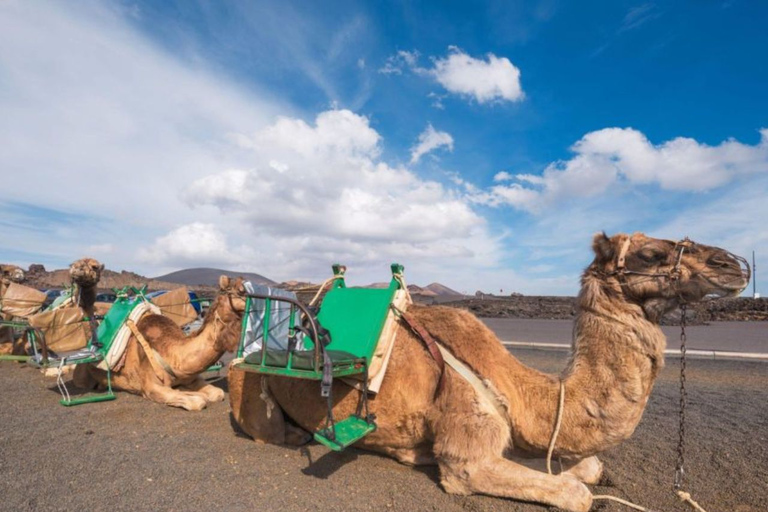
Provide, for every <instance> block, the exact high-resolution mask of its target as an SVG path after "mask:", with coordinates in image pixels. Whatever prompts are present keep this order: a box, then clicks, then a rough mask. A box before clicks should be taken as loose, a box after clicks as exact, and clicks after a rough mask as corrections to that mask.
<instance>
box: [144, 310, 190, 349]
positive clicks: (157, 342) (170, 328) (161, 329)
mask: <svg viewBox="0 0 768 512" xmlns="http://www.w3.org/2000/svg"><path fill="white" fill-rule="evenodd" d="M136 327H138V328H139V331H141V334H142V335H144V337H145V338H146V339H147V341H148V342H149V344H150V345H151V346H152V348H154V349H156V350H157V349H160V348H161V345H169V344H173V343H175V342H177V341H178V342H180V343H181V342H183V340H184V331H182V330H181V328H180V327H179V326H178V325H176V322H174V321H173V320H171V319H170V318H168V317H167V316H164V315H156V314H148V315H144V316H143V317H141V320H139V321H138V323H137V324H136Z"/></svg>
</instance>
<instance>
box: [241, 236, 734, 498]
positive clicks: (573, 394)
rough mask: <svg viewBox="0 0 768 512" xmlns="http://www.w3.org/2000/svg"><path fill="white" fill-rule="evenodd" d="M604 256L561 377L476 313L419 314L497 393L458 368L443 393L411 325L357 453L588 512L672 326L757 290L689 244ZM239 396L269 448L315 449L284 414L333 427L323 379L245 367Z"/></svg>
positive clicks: (588, 273)
mask: <svg viewBox="0 0 768 512" xmlns="http://www.w3.org/2000/svg"><path fill="white" fill-rule="evenodd" d="M593 248H594V252H595V259H594V261H593V262H592V264H591V265H590V266H589V267H588V268H587V269H586V270H585V272H584V274H583V276H582V288H581V292H580V294H579V297H578V305H579V311H578V315H577V317H576V320H575V326H574V332H573V347H572V349H573V352H572V356H571V359H570V362H569V363H568V365H567V367H566V368H565V370H564V371H563V372H562V373H561V375H560V376H554V375H546V374H543V373H541V372H539V371H537V370H534V369H531V368H528V367H526V366H524V365H523V364H522V363H520V362H519V361H518V360H517V359H516V358H515V357H514V356H512V355H511V354H509V352H507V350H506V349H505V348H504V347H503V346H502V344H501V343H500V342H499V340H498V339H497V338H496V336H495V335H494V334H493V333H492V332H491V331H490V330H489V329H488V328H487V327H485V325H483V324H482V323H481V322H480V321H479V320H478V319H477V318H476V317H475V316H473V315H472V314H470V313H469V312H467V311H463V310H458V309H453V308H448V307H418V306H412V307H411V308H409V312H410V313H412V315H413V316H414V317H415V318H416V319H417V320H418V322H419V323H421V324H422V325H423V326H424V327H426V329H427V330H428V331H429V332H430V333H431V334H432V335H433V336H434V337H435V338H436V339H438V340H439V342H440V343H441V344H442V345H443V347H445V348H446V349H447V350H448V351H449V352H451V353H452V354H453V355H454V356H455V357H456V358H457V359H459V360H460V361H462V362H463V363H464V364H465V365H466V366H468V367H469V368H471V370H472V371H473V372H474V373H475V374H476V375H478V376H479V377H480V378H481V379H483V381H484V382H485V385H486V388H485V389H486V391H485V392H479V391H478V390H477V389H478V388H475V387H473V386H472V385H470V384H469V383H468V381H467V380H465V379H464V378H463V377H461V376H460V375H459V374H458V373H457V372H456V371H454V369H453V368H450V367H446V369H445V374H444V375H443V384H442V387H441V388H440V389H438V382H439V381H438V378H439V375H438V373H439V372H438V367H437V365H436V363H435V362H434V360H433V359H432V358H431V357H430V355H429V352H427V350H426V349H425V348H424V344H423V343H422V342H421V341H419V340H418V339H417V338H416V337H415V336H414V335H413V334H412V333H411V331H410V330H408V329H406V328H405V327H403V326H402V325H401V326H400V327H399V331H398V334H397V338H396V342H395V346H394V349H393V353H392V359H391V361H390V365H389V369H388V371H387V375H386V377H385V379H384V382H383V385H382V387H381V390H380V392H379V394H378V395H376V397H375V398H373V399H371V400H370V407H371V412H372V413H374V414H375V415H376V422H377V424H378V429H377V430H376V431H375V432H373V433H372V434H370V435H369V436H367V437H365V438H363V439H362V440H361V441H359V442H358V443H357V445H356V446H358V447H360V448H364V449H368V450H372V451H376V452H379V453H383V454H386V455H389V456H391V457H393V458H395V459H397V460H398V461H400V462H403V463H406V464H437V465H438V466H439V469H440V479H441V483H442V486H443V488H444V489H445V490H446V491H447V492H449V493H454V494H473V493H478V494H487V495H492V496H500V497H507V498H514V499H518V500H524V501H533V502H539V503H545V504H549V505H554V506H557V507H560V508H563V509H566V510H572V511H580V512H583V511H587V510H589V509H590V507H591V505H592V494H591V493H590V491H589V489H588V488H587V487H586V485H584V484H593V483H596V482H597V481H598V480H599V478H600V475H601V473H602V464H601V463H600V462H599V461H598V459H597V457H595V454H598V453H600V452H602V451H604V450H606V449H608V448H611V447H613V446H615V445H617V444H618V443H619V442H621V441H623V440H625V439H627V438H628V437H629V436H630V435H632V433H633V432H634V430H635V427H636V426H637V424H638V422H639V421H640V418H641V416H642V413H643V409H644V408H645V405H646V403H647V401H648V396H649V394H650V392H651V389H652V387H653V383H654V380H655V378H656V376H657V375H658V373H659V371H660V369H661V368H662V366H663V364H664V348H665V345H666V339H665V337H664V334H663V333H662V331H661V329H660V328H659V326H658V321H659V319H660V318H661V316H662V315H663V314H664V313H666V312H668V311H670V310H672V309H673V308H675V307H677V306H678V305H680V304H681V303H682V302H687V303H690V302H694V301H699V300H701V299H703V298H704V297H705V296H707V295H713V294H716V295H728V296H733V295H737V294H738V293H740V292H741V291H742V290H743V289H744V287H746V285H747V283H748V280H749V278H748V270H747V271H746V272H744V271H743V270H742V268H741V266H740V262H739V260H737V257H735V256H733V255H731V254H730V253H728V252H726V251H724V250H723V249H719V248H716V247H709V246H705V245H699V244H693V243H692V242H688V241H683V242H679V243H675V242H671V241H667V240H658V239H653V238H649V237H647V236H645V235H643V234H640V233H636V234H634V235H632V236H628V235H624V234H619V235H616V236H614V237H612V238H608V237H607V236H605V234H599V235H597V236H595V238H594V242H593ZM745 274H746V275H745ZM331 348H332V346H331ZM561 381H562V382H563V384H564V390H565V396H564V409H563V412H562V425H561V428H560V433H559V437H558V440H557V443H556V446H555V449H554V457H555V460H556V461H557V460H558V459H560V458H562V459H563V465H562V468H561V471H560V472H559V473H558V474H552V475H550V474H547V473H546V472H545V471H544V459H543V457H544V456H545V454H546V452H547V448H548V444H549V442H550V438H551V436H552V433H553V430H554V425H555V420H556V411H557V409H558V399H559V392H560V391H559V390H560V382H561ZM229 391H230V401H231V406H232V413H233V416H234V418H235V420H236V421H237V423H238V424H239V425H240V426H241V427H242V429H243V430H244V431H245V432H246V433H248V434H249V435H250V436H252V437H253V438H254V439H255V440H256V441H258V442H270V443H288V444H293V443H298V442H302V441H305V440H306V439H307V435H306V433H305V432H303V431H300V430H299V429H297V428H296V427H293V426H290V425H289V424H287V423H286V418H290V420H292V421H293V422H295V423H296V424H298V425H299V426H300V427H301V428H302V429H304V430H305V431H309V432H314V431H316V430H317V429H318V428H321V427H322V426H323V424H324V419H325V413H326V409H325V404H324V401H323V400H321V399H320V396H319V386H318V384H317V382H313V381H304V380H300V379H286V378H281V377H274V376H268V377H267V376H261V375H259V374H254V373H245V372H243V371H241V370H237V369H235V368H233V369H232V370H231V371H230V373H229ZM489 392H490V393H489ZM333 393H334V395H333V396H334V397H335V398H336V400H335V406H334V416H335V417H336V418H345V417H347V416H348V415H349V414H351V413H353V412H354V410H355V407H356V405H357V401H358V391H356V390H354V389H352V388H351V387H348V386H346V385H345V384H344V383H342V382H337V381H336V382H334V390H333ZM489 395H490V397H493V398H495V400H494V399H493V398H490V397H489ZM492 401H496V402H497V403H496V404H493V403H491V402H492ZM555 469H558V465H557V464H555ZM556 473H557V472H556Z"/></svg>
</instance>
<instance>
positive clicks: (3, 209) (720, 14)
mask: <svg viewBox="0 0 768 512" xmlns="http://www.w3.org/2000/svg"><path fill="white" fill-rule="evenodd" d="M766 22H768V4H766V3H764V2H747V1H738V0H732V1H708V0H705V1H690V2H661V1H658V2H642V1H639V2H633V1H630V2H627V1H615V2H592V1H585V2H565V1H557V0H539V1H526V2H523V1H499V2H470V3H467V2H444V1H440V2H397V1H391V2H344V1H338V2H321V3H318V2H290V1H285V0H281V1H275V2H271V1H267V2H252V1H218V0H217V1H203V0H197V1H194V0H179V1H176V2H173V1H168V2H142V1H138V2H134V1H127V0H125V1H113V2H108V1H99V2H97V1H89V0H81V1H78V2H46V1H37V0H34V1H26V0H25V1H22V0H0V173H2V182H3V186H2V187H0V240H3V243H2V244H1V245H0V261H3V262H7V263H16V264H19V265H22V266H24V267H26V266H28V265H29V264H30V263H43V264H44V265H46V267H49V268H62V267H65V266H66V265H68V264H69V263H70V262H71V261H73V260H75V259H78V258H80V257H84V256H90V257H94V258H97V259H99V260H101V261H103V262H104V263H105V264H106V265H107V267H108V268H111V269H115V270H121V269H126V270H132V271H136V272H139V273H142V274H144V275H148V276H156V275H161V274H164V273H166V272H170V271H173V270H178V269H181V268H188V267H195V266H207V267H218V268H226V269H232V270H241V271H250V272H257V273H260V274H262V275H265V276H267V277H270V278H271V279H274V280H277V281H286V280H291V279H299V280H309V281H314V282H318V281H320V280H321V279H323V278H325V277H327V276H328V275H329V273H330V265H331V264H332V263H335V262H341V263H344V264H346V265H347V266H348V268H349V270H348V281H349V282H350V283H351V284H367V283H370V282H380V281H386V280H388V279H389V264H390V263H391V262H395V261H396V262H399V263H402V264H404V265H405V267H406V277H407V279H408V280H409V282H413V283H417V284H420V285H426V284H428V283H431V282H435V281H437V282H440V283H443V284H445V285H447V286H450V287H452V288H454V289H456V290H458V291H461V292H467V293H474V291H475V290H483V291H485V292H492V293H504V294H507V293H512V292H520V293H525V294H556V295H571V294H575V293H576V292H577V291H578V286H579V284H578V280H579V275H580V273H581V271H582V270H583V268H584V267H585V266H586V265H588V264H589V263H590V261H591V260H592V256H593V255H592V253H591V249H590V246H591V239H592V236H593V235H594V234H595V233H597V232H601V231H605V232H606V233H608V234H609V235H613V234H616V233H632V232H635V231H642V232H645V233H646V234H648V235H650V236H655V237H660V238H667V239H673V240H677V239H680V238H682V237H684V236H689V237H691V238H692V239H694V240H695V241H698V242H701V243H706V244H709V245H717V246H720V247H724V248H727V249H729V250H731V251H733V252H735V253H737V254H741V255H743V256H747V257H750V258H751V253H752V251H756V254H757V266H758V272H759V275H758V281H757V287H758V291H761V290H763V293H764V294H768V272H761V270H762V269H765V268H767V267H766V266H767V265H768V256H766V255H768V224H767V223H766V222H765V219H766V218H768V194H767V192H768V94H766V91H768V58H766V55H765V52H766V48H768V31H766V30H765V28H764V27H765V26H766ZM763 262H765V263H763Z"/></svg>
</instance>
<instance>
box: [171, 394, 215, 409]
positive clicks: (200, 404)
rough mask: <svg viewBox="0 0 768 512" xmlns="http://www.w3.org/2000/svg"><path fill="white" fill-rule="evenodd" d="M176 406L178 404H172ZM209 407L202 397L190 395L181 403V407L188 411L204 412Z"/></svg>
mask: <svg viewBox="0 0 768 512" xmlns="http://www.w3.org/2000/svg"><path fill="white" fill-rule="evenodd" d="M170 405H176V404H170ZM207 406H208V401H207V400H206V399H205V398H203V397H202V396H198V395H188V396H186V397H184V398H183V399H182V400H181V402H180V403H179V407H181V408H182V409H185V410H187V411H202V410H203V409H205V408H206V407H207Z"/></svg>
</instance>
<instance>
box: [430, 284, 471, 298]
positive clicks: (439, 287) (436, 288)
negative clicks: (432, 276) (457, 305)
mask: <svg viewBox="0 0 768 512" xmlns="http://www.w3.org/2000/svg"><path fill="white" fill-rule="evenodd" d="M424 288H425V289H427V290H429V291H432V292H435V294H436V295H462V294H461V293H459V292H457V291H456V290H452V289H450V288H448V287H447V286H445V285H444V284H440V283H432V284H430V285H429V286H425V287H424Z"/></svg>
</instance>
